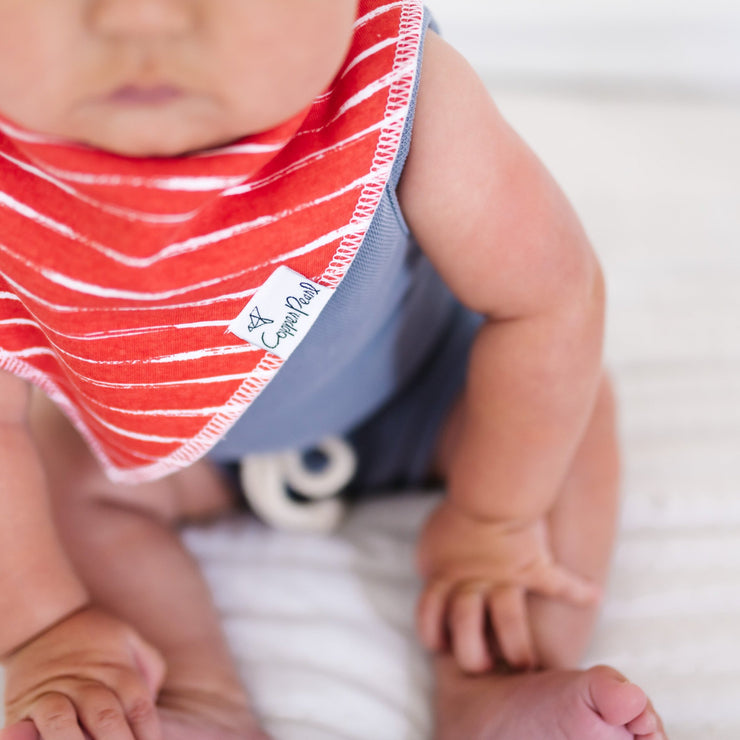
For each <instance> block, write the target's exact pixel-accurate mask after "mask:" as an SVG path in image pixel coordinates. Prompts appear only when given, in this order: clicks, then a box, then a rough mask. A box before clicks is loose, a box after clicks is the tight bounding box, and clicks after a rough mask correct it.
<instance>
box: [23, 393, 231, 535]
mask: <svg viewBox="0 0 740 740" xmlns="http://www.w3.org/2000/svg"><path fill="white" fill-rule="evenodd" d="M31 430H32V434H33V437H34V440H35V442H36V446H37V449H38V452H39V454H40V456H41V460H42V463H43V466H44V472H45V474H46V479H47V485H48V488H49V493H50V495H51V497H52V500H53V502H54V504H55V506H63V507H69V506H74V505H76V504H83V505H85V504H88V503H94V504H97V503H99V502H101V501H104V502H111V503H115V504H117V505H120V506H124V507H135V508H136V509H138V510H140V511H146V512H149V513H151V514H152V515H153V516H156V517H157V518H159V519H163V520H165V521H167V522H171V523H173V524H174V523H179V522H181V521H186V520H199V519H207V518H212V517H215V516H218V515H220V514H222V513H225V512H226V511H228V510H229V509H231V508H232V507H233V495H232V493H231V491H230V489H229V487H228V485H227V483H226V482H225V481H224V479H223V478H222V476H221V474H220V473H219V472H218V471H217V470H216V469H215V468H213V467H212V466H211V465H210V464H209V463H208V462H207V461H202V462H198V463H195V464H194V465H191V466H190V467H189V468H187V469H185V470H182V471H180V472H178V473H175V474H173V475H169V476H167V477H166V478H162V479H160V480H156V481H151V482H148V483H140V484H138V485H123V484H119V483H115V482H113V481H111V480H109V479H108V477H107V476H106V475H105V473H104V472H103V469H102V468H101V466H100V464H99V463H98V461H97V460H96V459H95V457H94V455H93V454H92V452H91V451H90V449H89V447H88V445H87V443H86V442H85V440H84V439H83V438H82V437H81V436H80V434H79V433H78V432H77V430H76V429H75V428H74V427H73V426H72V424H71V423H70V422H69V421H68V419H67V418H66V417H65V416H64V414H62V412H61V411H60V410H59V409H58V408H57V406H56V405H55V404H53V403H52V402H51V401H50V400H49V399H48V398H47V397H46V396H45V395H44V394H43V393H41V392H40V391H34V395H33V400H32V403H31Z"/></svg>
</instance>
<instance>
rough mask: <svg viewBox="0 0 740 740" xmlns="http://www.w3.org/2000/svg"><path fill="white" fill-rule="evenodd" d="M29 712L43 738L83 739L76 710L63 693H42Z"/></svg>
mask: <svg viewBox="0 0 740 740" xmlns="http://www.w3.org/2000/svg"><path fill="white" fill-rule="evenodd" d="M30 714H31V719H32V720H33V723H34V725H35V726H36V729H37V730H38V731H39V734H40V735H41V737H42V738H43V739H44V740H85V736H84V735H83V734H82V728H81V727H80V724H79V722H78V720H77V710H76V709H75V706H74V704H73V703H72V702H71V701H70V699H69V698H68V697H66V696H65V695H64V694H58V693H49V694H44V695H43V696H41V697H39V698H38V700H37V701H36V703H35V704H34V706H33V709H32V710H31V713H30Z"/></svg>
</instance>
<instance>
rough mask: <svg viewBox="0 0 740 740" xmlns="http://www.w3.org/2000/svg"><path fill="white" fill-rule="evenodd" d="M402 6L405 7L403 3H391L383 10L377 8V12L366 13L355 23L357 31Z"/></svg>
mask: <svg viewBox="0 0 740 740" xmlns="http://www.w3.org/2000/svg"><path fill="white" fill-rule="evenodd" d="M402 6H403V3H402V2H398V3H389V4H388V5H384V6H383V7H382V8H376V9H375V10H371V11H370V12H369V13H366V14H365V15H363V16H362V17H361V18H358V19H357V20H356V21H355V25H354V29H355V31H356V30H357V29H358V28H362V26H364V25H367V24H368V23H369V22H370V21H372V20H374V19H375V18H377V17H378V16H381V15H383V14H384V13H387V12H388V11H390V10H393V9H394V8H400V7H402Z"/></svg>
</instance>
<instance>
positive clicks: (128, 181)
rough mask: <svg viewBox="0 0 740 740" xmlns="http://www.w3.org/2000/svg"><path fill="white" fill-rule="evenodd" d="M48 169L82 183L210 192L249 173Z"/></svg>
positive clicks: (182, 191) (237, 180) (234, 183)
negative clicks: (99, 172)
mask: <svg viewBox="0 0 740 740" xmlns="http://www.w3.org/2000/svg"><path fill="white" fill-rule="evenodd" d="M46 169H47V170H48V171H49V172H51V173H52V174H54V175H56V176H57V177H60V178H62V179H63V180H66V181H68V182H75V183H80V184H82V185H99V186H111V187H120V186H122V185H124V186H127V187H132V188H149V189H154V190H166V191H175V192H181V193H208V192H213V191H217V190H223V189H224V188H228V187H232V186H233V185H236V184H237V183H239V182H242V181H243V180H244V178H245V177H248V176H249V174H248V173H244V174H242V175H231V176H226V175H224V176H221V177H219V176H217V175H201V176H198V175H191V176H184V175H172V176H170V177H167V176H164V177H142V176H140V175H93V174H90V173H87V172H70V171H69V170H62V169H59V168H58V167H53V166H52V165H46Z"/></svg>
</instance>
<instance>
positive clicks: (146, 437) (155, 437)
mask: <svg viewBox="0 0 740 740" xmlns="http://www.w3.org/2000/svg"><path fill="white" fill-rule="evenodd" d="M85 410H86V411H87V413H88V414H90V416H92V417H93V419H95V420H96V421H97V422H98V423H99V424H101V425H102V426H104V427H105V428H106V429H110V431H111V432H114V433H115V434H118V435H119V436H121V437H128V438H129V439H138V440H139V441H141V442H155V443H157V444H184V443H185V442H189V441H190V438H189V437H163V436H161V435H159V434H141V433H140V432H133V431H131V430H130V429H123V428H122V427H119V426H116V425H115V424H111V423H110V422H109V421H106V420H105V419H103V418H102V417H100V416H99V415H98V414H96V413H95V412H93V411H92V410H91V409H89V408H86V409H85ZM127 452H128V453H129V454H131V451H130V450H127ZM136 454H138V453H136Z"/></svg>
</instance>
